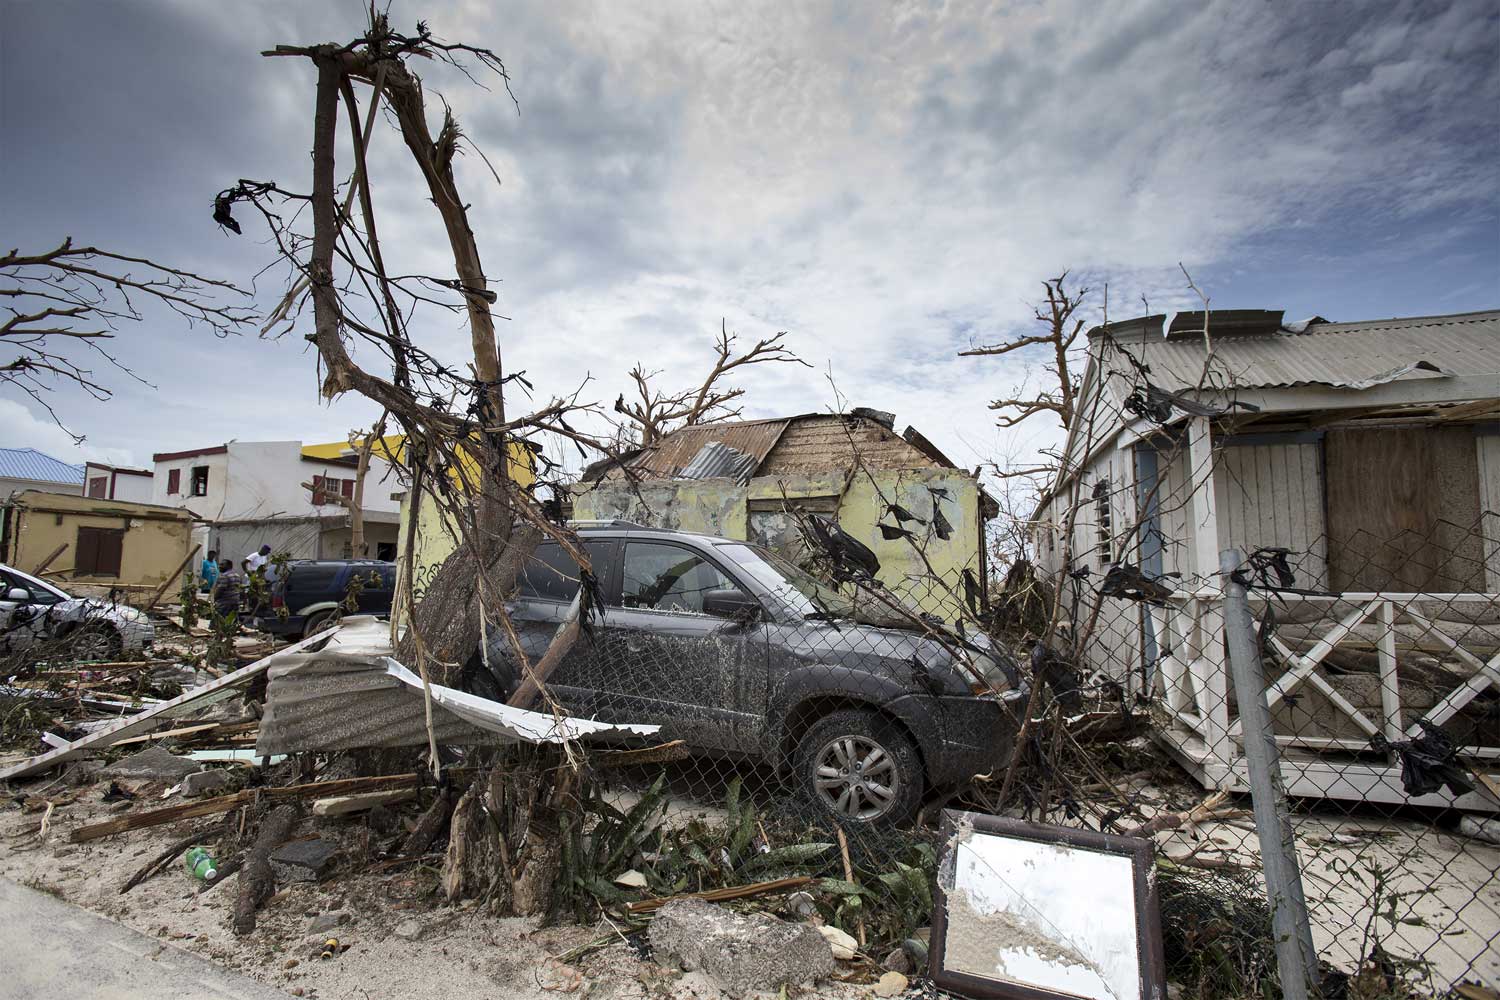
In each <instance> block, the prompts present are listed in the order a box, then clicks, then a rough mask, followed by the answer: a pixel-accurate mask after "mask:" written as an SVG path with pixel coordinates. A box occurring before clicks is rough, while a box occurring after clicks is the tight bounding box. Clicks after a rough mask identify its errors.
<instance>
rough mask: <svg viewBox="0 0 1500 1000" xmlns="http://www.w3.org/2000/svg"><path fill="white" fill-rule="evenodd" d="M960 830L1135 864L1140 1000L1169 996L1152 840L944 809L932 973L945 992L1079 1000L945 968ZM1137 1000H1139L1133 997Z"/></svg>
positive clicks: (985, 999)
mask: <svg viewBox="0 0 1500 1000" xmlns="http://www.w3.org/2000/svg"><path fill="white" fill-rule="evenodd" d="M960 826H968V827H971V828H972V829H973V830H974V832H975V833H976V834H989V835H992V836H996V837H1004V838H1009V839H1012V840H1030V841H1034V842H1038V843H1045V844H1060V845H1062V846H1064V847H1075V848H1079V849H1081V850H1086V851H1099V852H1102V853H1106V854H1116V855H1119V856H1121V857H1125V858H1129V859H1130V867H1131V873H1132V880H1133V882H1134V883H1135V930H1136V942H1137V946H1138V956H1139V957H1138V962H1139V965H1140V972H1141V993H1140V998H1139V1000H1153V998H1159V997H1164V996H1166V989H1167V982H1166V978H1167V977H1166V962H1165V959H1164V957H1163V953H1162V941H1161V915H1160V910H1159V908H1158V905H1157V896H1156V879H1155V878H1153V877H1152V866H1153V865H1154V864H1155V846H1154V845H1153V844H1152V842H1151V841H1149V840H1142V839H1140V838H1136V837H1122V836H1119V835H1118V834H1112V833H1096V832H1095V831H1093V830H1078V829H1073V828H1070V827H1061V826H1044V825H1042V824H1040V823H1029V822H1026V821H1025V820H1019V819H1007V818H1005V817H1003V816H989V815H986V814H984V813H970V812H960V811H957V810H953V809H944V810H943V822H942V828H941V837H942V840H941V843H942V844H943V845H944V847H943V849H942V850H941V851H940V852H939V853H938V867H937V873H936V875H935V876H934V878H933V887H932V904H933V905H932V941H931V946H930V951H929V966H930V968H929V974H930V975H931V977H932V981H933V983H934V984H935V985H936V986H938V987H939V988H941V989H944V990H951V991H952V992H954V993H958V994H960V995H962V996H968V997H976V998H982V1000H1078V998H1077V996H1076V995H1075V994H1071V993H1059V992H1054V991H1052V990H1046V989H1041V988H1039V987H1036V986H1030V985H1026V984H1023V983H1015V982H1005V981H1002V980H998V979H986V978H982V977H979V976H975V975H971V974H969V973H966V972H956V971H952V970H949V969H946V968H944V966H943V959H944V958H945V957H946V952H947V947H946V945H947V934H948V894H947V893H946V892H945V891H944V890H943V877H942V873H943V865H944V863H945V861H947V860H948V859H950V858H951V857H952V855H953V850H954V847H955V845H954V843H953V839H954V837H955V836H956V835H957V833H958V830H959V827H960ZM1130 1000H1137V998H1133V997H1132V998H1130Z"/></svg>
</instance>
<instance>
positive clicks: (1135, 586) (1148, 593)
mask: <svg viewBox="0 0 1500 1000" xmlns="http://www.w3.org/2000/svg"><path fill="white" fill-rule="evenodd" d="M1181 575H1182V574H1181V573H1167V574H1165V575H1164V576H1162V577H1160V578H1153V577H1149V576H1147V575H1146V574H1145V573H1143V572H1141V570H1140V567H1138V566H1132V565H1131V564H1130V563H1118V564H1116V565H1114V566H1111V567H1110V568H1109V572H1107V573H1105V574H1104V582H1103V583H1102V584H1101V585H1100V586H1099V593H1101V594H1103V595H1104V596H1105V597H1119V598H1123V599H1124V600H1127V601H1143V602H1145V603H1147V604H1157V605H1164V604H1166V603H1167V601H1168V600H1170V599H1171V597H1172V588H1171V587H1168V586H1166V585H1165V584H1163V583H1162V582H1161V580H1163V579H1166V578H1168V577H1180V576H1181Z"/></svg>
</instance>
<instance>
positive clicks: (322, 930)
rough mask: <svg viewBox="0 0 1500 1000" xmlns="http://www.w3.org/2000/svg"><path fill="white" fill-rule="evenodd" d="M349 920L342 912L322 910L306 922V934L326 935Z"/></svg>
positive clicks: (347, 915) (346, 914)
mask: <svg viewBox="0 0 1500 1000" xmlns="http://www.w3.org/2000/svg"><path fill="white" fill-rule="evenodd" d="M348 919H349V914H348V913H346V912H344V911H343V910H324V911H323V912H322V913H319V914H317V915H316V916H314V917H313V918H312V919H311V920H309V921H308V922H307V933H308V934H318V935H323V934H327V933H328V932H329V931H332V930H334V929H335V928H337V927H338V926H339V925H340V924H342V923H345V922H346V921H347V920H348Z"/></svg>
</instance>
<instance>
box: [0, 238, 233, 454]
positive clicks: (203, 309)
mask: <svg viewBox="0 0 1500 1000" xmlns="http://www.w3.org/2000/svg"><path fill="white" fill-rule="evenodd" d="M226 294H227V295H228V296H230V301H228V302H226V301H224V300H223V299H222V298H221V296H224V295H226ZM235 296H238V297H241V298H243V299H245V300H248V298H249V293H247V292H245V291H243V290H241V289H239V288H237V287H236V286H234V285H232V284H230V283H228V282H225V281H218V280H215V279H213V278H206V277H204V276H202V275H200V274H197V273H195V272H193V271H186V270H182V269H179V268H174V267H169V266H167V265H165V264H159V263H157V262H156V261H153V260H150V259H148V258H145V257H130V256H126V255H124V254H117V253H113V252H111V251H108V250H101V249H100V248H98V247H94V246H84V247H75V246H74V245H73V240H72V237H68V238H67V239H65V240H63V241H62V243H60V244H58V246H56V247H55V248H53V249H51V250H48V251H45V252H42V253H35V254H23V253H21V252H20V250H18V249H12V250H10V251H9V252H8V253H6V254H4V255H0V299H8V300H10V302H11V303H12V304H10V305H8V306H6V307H5V309H6V311H7V312H8V313H9V315H8V316H6V317H5V318H4V319H3V321H0V352H3V353H0V386H8V387H10V388H13V389H16V390H18V391H20V392H21V393H23V394H25V395H27V396H29V397H30V398H31V399H32V400H33V401H34V402H36V403H37V404H39V405H40V406H42V408H43V409H45V410H46V411H47V412H48V413H49V414H50V415H51V416H52V419H53V422H54V423H57V425H58V426H59V427H61V428H62V429H63V430H65V431H67V432H68V433H69V434H72V435H73V438H74V439H75V441H77V442H78V443H82V442H83V437H82V436H81V435H78V434H73V432H72V431H68V429H67V427H66V426H64V424H63V423H62V422H61V421H60V420H58V418H57V414H56V413H55V412H54V411H53V410H52V407H51V406H50V405H49V404H48V403H47V401H46V399H45V396H46V394H47V393H49V392H51V391H53V390H55V389H56V388H58V386H60V385H68V384H71V385H73V386H76V387H77V388H80V389H82V390H84V391H85V392H87V393H88V394H89V395H91V396H93V397H94V398H95V399H101V400H102V399H108V398H109V397H110V396H111V395H112V392H111V390H110V389H109V388H108V387H107V386H106V385H105V384H104V383H103V382H102V381H100V379H99V377H98V376H96V375H95V373H94V371H93V369H92V368H91V367H90V365H92V364H96V363H102V364H104V365H107V366H109V367H112V368H114V369H115V370H116V371H118V372H121V373H123V374H124V375H126V376H127V377H128V378H131V379H134V380H135V381H137V382H140V383H142V384H143V385H150V384H151V383H149V382H148V381H146V379H145V378H144V377H143V376H142V375H140V374H139V373H138V372H136V371H135V370H134V369H132V368H131V367H130V366H129V365H127V364H125V363H123V362H121V361H120V360H119V358H117V357H116V356H115V355H114V354H112V353H110V351H109V350H107V349H106V347H105V346H104V342H106V341H109V340H111V339H113V338H114V337H115V336H116V333H117V332H118V329H119V327H120V325H122V324H123V323H127V322H130V323H135V322H140V321H141V320H142V319H144V318H145V316H144V314H143V313H142V312H141V311H140V306H141V304H143V303H145V302H154V303H156V304H157V305H158V306H164V307H166V308H167V309H170V310H171V311H172V312H174V313H176V314H177V315H178V316H180V317H182V318H183V319H185V320H186V321H187V322H188V325H189V326H196V325H200V324H201V325H207V326H208V327H209V328H210V329H211V330H213V332H214V333H215V334H218V335H219V336H227V335H229V334H231V333H235V332H238V331H239V330H240V328H241V327H242V326H243V325H244V324H246V323H248V322H250V321H251V319H252V317H253V313H252V312H251V311H250V309H249V308H248V307H247V306H242V305H237V304H234V302H233V297H235Z"/></svg>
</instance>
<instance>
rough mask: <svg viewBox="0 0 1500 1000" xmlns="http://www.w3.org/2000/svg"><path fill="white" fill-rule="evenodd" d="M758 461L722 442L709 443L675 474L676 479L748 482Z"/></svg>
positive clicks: (752, 456)
mask: <svg viewBox="0 0 1500 1000" xmlns="http://www.w3.org/2000/svg"><path fill="white" fill-rule="evenodd" d="M758 465H760V459H758V458H756V457H755V456H754V455H747V454H745V453H744V452H743V451H739V450H738V449H735V448H731V447H730V446H729V445H727V444H725V443H724V442H722V441H710V442H708V443H707V444H705V445H704V446H703V447H702V448H700V449H699V450H698V454H697V455H696V456H694V458H693V460H692V461H691V462H689V463H688V464H687V465H686V466H684V467H683V470H682V471H681V472H679V473H678V474H677V478H678V479H733V480H734V481H735V482H745V481H747V480H749V478H750V476H751V474H752V473H754V472H755V468H756V466H758Z"/></svg>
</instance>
